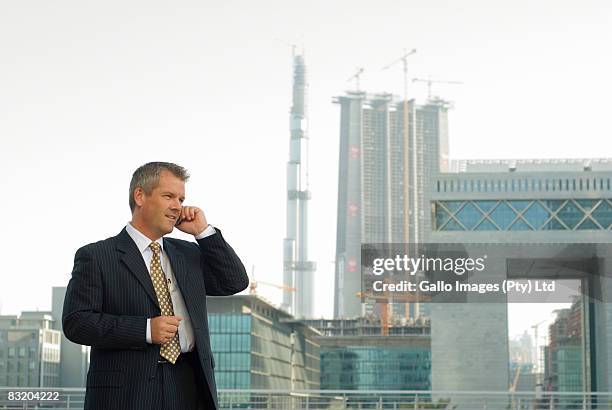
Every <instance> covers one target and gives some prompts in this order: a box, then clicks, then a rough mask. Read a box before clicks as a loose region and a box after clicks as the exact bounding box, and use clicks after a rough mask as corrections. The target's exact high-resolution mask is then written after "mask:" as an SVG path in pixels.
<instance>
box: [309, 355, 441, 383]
mask: <svg viewBox="0 0 612 410" xmlns="http://www.w3.org/2000/svg"><path fill="white" fill-rule="evenodd" d="M430 388H431V352H430V349H429V348H425V347H370V346H346V347H323V348H322V349H321V389H330V390H429V389H430Z"/></svg>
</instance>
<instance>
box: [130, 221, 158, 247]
mask: <svg viewBox="0 0 612 410" xmlns="http://www.w3.org/2000/svg"><path fill="white" fill-rule="evenodd" d="M125 230H126V231H127V233H128V235H130V237H131V238H132V240H133V241H134V243H136V246H137V247H138V250H139V251H140V253H144V251H146V250H147V249H149V245H151V242H153V241H152V240H150V239H149V238H147V237H146V236H145V235H144V234H143V233H142V232H140V231H139V230H138V229H136V228H134V226H133V225H132V223H131V222H128V223H127V225H125ZM155 242H157V243H158V244H159V245H160V246H161V250H162V252H163V250H164V241H163V237H162V238H159V239H157V240H156V241H155Z"/></svg>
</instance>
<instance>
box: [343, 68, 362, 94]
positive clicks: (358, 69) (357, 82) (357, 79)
mask: <svg viewBox="0 0 612 410" xmlns="http://www.w3.org/2000/svg"><path fill="white" fill-rule="evenodd" d="M361 74H363V67H357V72H356V73H355V74H353V75H352V76H350V77H349V79H348V80H346V81H347V82H348V81H351V80H353V79H354V80H355V91H359V77H361Z"/></svg>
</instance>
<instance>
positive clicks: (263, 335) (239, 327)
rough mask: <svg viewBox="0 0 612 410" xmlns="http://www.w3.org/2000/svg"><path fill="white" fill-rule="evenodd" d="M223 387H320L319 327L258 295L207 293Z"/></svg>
mask: <svg viewBox="0 0 612 410" xmlns="http://www.w3.org/2000/svg"><path fill="white" fill-rule="evenodd" d="M207 303H208V312H209V315H208V324H209V329H210V339H211V346H212V350H213V355H214V358H215V364H216V367H215V378H216V381H217V387H218V388H220V389H293V390H302V389H315V390H316V389H319V387H320V364H319V360H320V357H319V355H320V351H319V342H318V341H317V340H315V337H316V336H317V335H318V332H317V331H316V330H314V329H313V328H310V327H308V326H306V325H304V324H303V323H302V322H300V321H295V320H293V318H292V317H291V316H290V315H289V314H288V313H286V312H285V311H282V310H280V309H278V308H276V307H274V306H273V305H271V304H270V303H268V302H266V301H265V300H263V299H261V298H259V297H257V296H255V295H234V296H228V297H211V298H208V301H207Z"/></svg>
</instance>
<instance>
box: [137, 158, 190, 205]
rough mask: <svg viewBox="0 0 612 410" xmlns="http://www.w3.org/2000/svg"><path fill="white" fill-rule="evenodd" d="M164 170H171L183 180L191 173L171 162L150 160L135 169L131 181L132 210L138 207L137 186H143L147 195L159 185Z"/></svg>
mask: <svg viewBox="0 0 612 410" xmlns="http://www.w3.org/2000/svg"><path fill="white" fill-rule="evenodd" d="M164 170H166V171H168V172H171V173H172V175H174V176H175V177H177V178H180V179H182V180H183V181H187V180H188V179H189V173H188V172H187V170H186V169H185V168H183V167H182V166H180V165H176V164H173V163H171V162H149V163H146V164H144V165H142V166H140V167H138V169H137V170H136V171H134V174H133V175H132V180H131V181H130V209H131V210H132V212H134V209H135V208H136V201H135V200H134V191H136V188H142V190H143V191H144V192H145V193H146V194H147V195H149V194H151V192H153V189H155V187H157V184H158V183H159V176H160V174H161V172H162V171H164Z"/></svg>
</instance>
